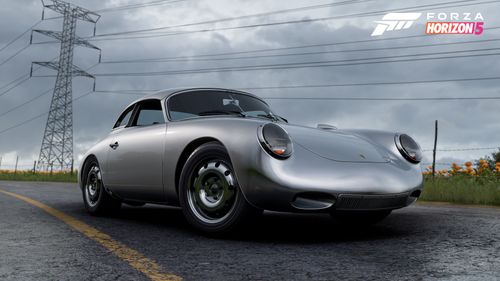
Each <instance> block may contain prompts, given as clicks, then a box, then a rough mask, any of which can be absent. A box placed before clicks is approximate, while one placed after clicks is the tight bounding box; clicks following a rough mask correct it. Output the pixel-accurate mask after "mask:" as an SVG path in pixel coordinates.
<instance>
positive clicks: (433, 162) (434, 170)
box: [432, 120, 438, 178]
mask: <svg viewBox="0 0 500 281" xmlns="http://www.w3.org/2000/svg"><path fill="white" fill-rule="evenodd" d="M437 141H438V120H436V122H435V123H434V148H433V149H432V177H433V178H434V176H435V175H436V147H437Z"/></svg>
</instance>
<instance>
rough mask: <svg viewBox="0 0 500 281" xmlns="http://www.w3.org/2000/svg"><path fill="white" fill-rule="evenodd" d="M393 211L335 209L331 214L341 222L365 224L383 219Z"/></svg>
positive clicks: (357, 224)
mask: <svg viewBox="0 0 500 281" xmlns="http://www.w3.org/2000/svg"><path fill="white" fill-rule="evenodd" d="M391 211H392V210H381V211H333V212H332V213H330V214H331V216H332V218H333V219H334V220H335V221H336V222H339V223H341V224H345V225H352V226H363V225H371V224H375V223H378V222H380V221H382V220H383V219H385V218H386V217H387V216H389V215H390V214H391Z"/></svg>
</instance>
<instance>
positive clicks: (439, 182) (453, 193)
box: [420, 175, 500, 206]
mask: <svg viewBox="0 0 500 281" xmlns="http://www.w3.org/2000/svg"><path fill="white" fill-rule="evenodd" d="M420 200H422V201H441V202H451V203H459V204H477V205H496V206H500V177H498V175H497V176H491V177H473V176H468V175H454V176H451V177H442V176H437V177H436V178H435V179H432V178H431V177H430V176H426V178H425V186H424V191H423V192H422V196H421V197H420Z"/></svg>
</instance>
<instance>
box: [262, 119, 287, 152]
mask: <svg viewBox="0 0 500 281" xmlns="http://www.w3.org/2000/svg"><path fill="white" fill-rule="evenodd" d="M258 135H259V141H260V144H261V145H262V147H263V148H264V150H265V151H267V153H269V154H270V155H271V156H273V157H275V158H278V159H286V158H288V157H290V155H292V140H291V139H290V137H289V136H288V134H287V132H285V130H283V128H281V127H280V126H278V125H276V124H273V123H268V124H266V125H264V126H261V127H259V132H258Z"/></svg>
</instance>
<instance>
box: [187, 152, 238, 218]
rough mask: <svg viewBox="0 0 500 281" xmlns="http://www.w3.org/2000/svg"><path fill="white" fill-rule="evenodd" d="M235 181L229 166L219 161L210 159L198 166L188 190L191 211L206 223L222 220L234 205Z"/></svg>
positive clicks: (235, 194)
mask: <svg viewBox="0 0 500 281" xmlns="http://www.w3.org/2000/svg"><path fill="white" fill-rule="evenodd" d="M235 182H236V181H235V179H234V177H233V175H232V172H231V170H230V168H229V166H228V165H226V164H225V163H223V162H221V161H210V162H208V163H206V164H205V165H204V166H202V167H200V168H199V169H198V171H197V174H195V179H194V180H193V184H192V187H190V188H189V190H188V196H189V197H188V199H189V205H190V207H191V209H192V211H193V212H194V213H195V215H196V216H197V217H198V218H200V219H201V220H203V221H205V222H207V223H216V222H218V221H221V220H223V219H224V218H225V217H227V216H228V215H229V214H230V213H231V212H232V210H233V207H234V205H235V204H234V203H235V200H236V196H237V192H236V189H235V188H234V184H235Z"/></svg>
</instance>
